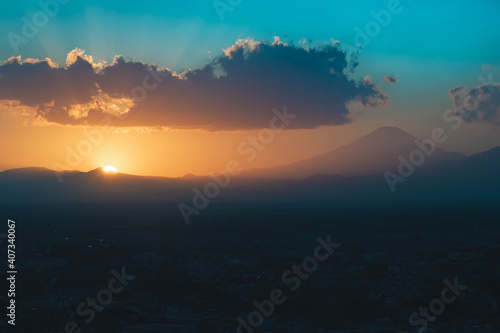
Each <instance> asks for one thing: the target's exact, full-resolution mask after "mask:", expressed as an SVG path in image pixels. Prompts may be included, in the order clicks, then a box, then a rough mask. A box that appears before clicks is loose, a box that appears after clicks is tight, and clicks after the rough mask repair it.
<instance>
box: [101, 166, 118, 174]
mask: <svg viewBox="0 0 500 333" xmlns="http://www.w3.org/2000/svg"><path fill="white" fill-rule="evenodd" d="M102 169H103V170H104V171H106V172H110V173H117V172H118V170H116V168H115V167H114V166H112V165H108V166H105V167H104V168H102Z"/></svg>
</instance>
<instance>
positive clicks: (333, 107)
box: [0, 0, 500, 177]
mask: <svg viewBox="0 0 500 333" xmlns="http://www.w3.org/2000/svg"><path fill="white" fill-rule="evenodd" d="M499 13H500V3H499V2H498V1H493V0H492V1H486V0H484V1H476V2H470V1H451V0H450V1H440V2H435V1H425V0H420V1H416V0H413V1H410V0H401V1H395V0H390V1H352V0H351V1H324V0H323V1H307V2H306V1H290V0H288V1H272V2H269V1H260V0H253V1H239V0H220V1H161V2H157V1H149V2H148V1H143V2H140V3H138V2H136V1H105V2H102V1H94V0H91V1H78V0H70V1H67V0H64V1H63V0H61V1H59V2H56V1H55V0H54V1H43V0H42V1H20V2H9V3H7V4H4V5H3V10H2V11H1V12H0V31H1V34H0V131H1V133H2V139H3V140H2V141H3V142H4V144H2V145H1V146H0V154H1V156H3V158H2V160H0V170H4V169H10V168H16V167H28V166H39V167H47V168H51V169H54V167H55V166H56V167H60V168H62V169H77V170H82V171H87V170H91V169H94V168H96V167H99V166H105V165H114V166H116V168H117V169H118V170H119V171H120V172H125V173H133V174H140V175H159V176H169V177H178V176H183V175H185V174H187V173H193V174H197V175H203V174H208V173H210V172H217V171H219V170H222V169H223V168H225V165H226V163H227V161H229V160H231V159H235V158H238V157H241V151H242V150H243V149H244V148H247V147H249V146H251V140H252V139H250V138H252V137H257V138H258V135H259V133H261V132H262V131H263V130H265V129H268V128H269V126H270V125H269V123H270V121H271V120H272V119H273V117H275V116H276V112H279V113H281V114H283V112H284V111H283V110H284V109H285V108H286V110H287V111H286V112H288V113H289V114H294V115H297V116H296V117H295V118H293V119H292V118H290V121H289V123H288V124H285V123H283V125H284V128H283V130H279V131H274V132H273V134H272V138H270V139H269V138H268V139H266V143H265V144H262V143H261V145H260V146H258V147H259V149H256V151H257V154H256V156H255V158H254V159H252V160H251V161H246V163H245V164H244V165H243V167H244V168H260V167H267V166H274V165H282V164H286V163H290V162H293V161H297V160H301V159H304V158H308V157H312V156H315V155H318V154H321V153H325V152H328V151H330V150H333V149H336V148H338V147H340V146H342V145H345V144H348V143H350V142H352V141H353V140H355V139H357V138H360V137H362V136H363V135H366V134H367V133H369V132H371V131H373V130H374V129H376V128H378V127H380V126H386V125H389V126H398V127H400V128H402V129H403V130H405V131H407V132H409V133H410V134H413V135H415V136H417V137H419V138H421V139H424V138H428V137H430V136H431V133H432V131H433V129H435V128H441V127H442V128H446V129H449V128H450V127H451V126H450V123H447V122H446V121H444V120H443V114H445V112H446V111H447V110H448V109H451V110H453V111H454V112H455V113H456V114H457V116H459V117H461V119H462V120H463V125H462V126H460V128H459V129H457V130H453V132H450V133H452V135H450V139H449V140H447V141H446V142H445V143H443V144H442V147H441V148H444V149H448V150H452V151H457V152H461V153H464V154H467V155H470V154H474V153H479V152H482V151H485V150H487V149H490V148H493V147H495V146H500V132H499V126H500V118H499V116H498V113H499V110H500V108H499V105H500V102H499V100H500V98H499V96H500V94H499V89H498V86H499V84H500V83H498V82H500V61H499V60H500V44H499V43H498V40H499V37H500V29H499V23H498V14H499ZM34 23H35V24H36V25H33V24H34ZM30 27H31V28H34V29H30ZM16 57H20V58H16ZM148 75H149V76H150V77H148V78H147V79H144V78H145V77H146V76H148ZM145 88H148V89H147V90H145ZM487 88H488V89H487ZM144 91H146V95H145V96H142V95H141V93H143V92H144ZM471 96H474V98H475V99H476V102H477V105H474V107H473V109H472V110H469V111H470V112H469V113H470V114H471V115H472V117H465V116H463V114H461V113H460V109H461V108H460V107H461V106H462V105H464V100H468V99H467V97H471ZM483 97H484V98H483ZM474 98H473V99H474ZM478 98H479V99H478ZM469 100H470V98H469ZM473 102H474V100H473ZM462 109H463V108H462ZM273 110H275V111H273ZM276 110H278V111H276ZM107 116H109V117H111V118H109V119H110V120H109V119H108V120H109V121H108V122H105V125H108V126H104V127H103V126H102V125H103V123H102V121H103V119H106V117H107ZM109 126H113V128H112V129H114V131H113V132H111V131H110V130H109ZM89 133H90V134H89ZM265 133H267V134H269V131H265ZM261 135H263V133H261ZM85 142H87V143H85ZM261 146H262V147H261ZM82 152H84V154H82Z"/></svg>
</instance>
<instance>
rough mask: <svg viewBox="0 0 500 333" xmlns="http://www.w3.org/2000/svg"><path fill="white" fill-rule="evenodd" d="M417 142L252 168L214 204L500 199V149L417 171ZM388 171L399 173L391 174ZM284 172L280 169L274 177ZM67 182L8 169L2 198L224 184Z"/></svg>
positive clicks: (395, 139)
mask: <svg viewBox="0 0 500 333" xmlns="http://www.w3.org/2000/svg"><path fill="white" fill-rule="evenodd" d="M415 140H416V139H415V138H414V137H413V136H411V135H409V134H407V133H406V132H404V131H402V130H400V129H398V128H395V127H383V128H380V129H378V130H376V131H374V132H372V133H370V134H368V135H366V136H365V137H363V138H361V139H359V140H357V141H356V142H353V143H351V144H349V145H346V146H344V147H341V148H339V149H337V150H335V151H332V152H330V153H327V154H323V155H320V156H317V157H314V158H311V159H308V160H304V161H301V162H297V163H293V164H290V165H286V166H282V167H278V168H269V169H261V170H249V171H248V172H246V173H245V174H243V175H242V176H241V175H239V176H238V177H237V178H235V177H233V178H231V179H230V183H229V185H228V186H227V187H225V188H220V186H219V189H218V190H217V192H218V194H217V195H215V196H213V198H211V199H210V202H212V201H214V202H226V203H227V202H239V203H241V202H268V203H272V202H278V201H281V202H317V203H322V202H323V203H324V202H328V203H334V204H337V205H344V204H346V205H351V204H353V205H357V206H359V205H360V204H363V205H382V204H388V205H400V204H409V205H417V204H430V203H432V204H436V205H440V204H451V205H454V204H457V203H460V204H461V205H469V204H470V205H474V206H478V205H496V204H498V201H499V199H500V194H499V189H500V173H499V171H498V170H499V168H500V147H497V148H494V149H491V150H489V151H486V152H483V153H480V154H476V155H473V156H470V157H465V156H464V155H461V154H458V153H452V152H447V151H445V150H442V149H439V148H437V147H436V148H435V150H434V151H433V153H432V154H429V155H428V156H427V155H425V156H426V162H425V163H423V164H422V165H419V166H414V167H413V166H410V167H411V168H413V170H412V172H411V173H410V172H408V170H407V168H408V166H409V165H406V166H404V168H403V169H401V163H402V162H401V159H398V156H400V155H401V156H403V157H404V158H405V159H407V158H408V156H410V154H411V153H412V152H413V151H416V150H418V149H419V148H418V146H417V145H416V144H415ZM407 163H409V162H407ZM401 170H403V171H404V172H405V174H401V173H400V171H401ZM388 171H390V172H391V173H390V175H391V177H392V178H391V177H388V176H387V175H388V173H387V172H388ZM276 173H280V174H279V176H277V177H274V178H273V177H272V175H275V174H276ZM259 175H260V176H261V177H259ZM256 177H257V178H256ZM280 178H281V179H280ZM293 178H296V179H293ZM63 179H64V180H63V181H62V182H60V181H59V180H58V178H57V176H56V172H55V171H53V170H49V169H45V168H23V169H13V170H7V171H4V172H0V201H1V203H2V204H27V203H37V204H40V203H79V202H89V203H91V202H97V203H101V202H123V203H127V202H129V203H161V202H165V203H166V202H170V203H181V202H183V203H187V204H190V203H192V201H193V196H194V195H195V193H196V191H197V190H199V192H198V193H204V189H205V187H206V184H208V183H212V184H216V182H215V181H214V180H213V179H212V178H210V177H196V176H193V175H188V176H186V177H182V178H165V177H143V176H134V175H128V174H121V173H117V174H110V173H106V172H104V171H103V170H102V169H101V168H98V169H95V170H92V171H90V172H79V171H70V172H65V173H64V175H63ZM390 181H392V182H393V184H392V185H393V190H394V191H392V190H391V186H390V184H389V183H390ZM212 186H213V185H212ZM202 195H203V194H202Z"/></svg>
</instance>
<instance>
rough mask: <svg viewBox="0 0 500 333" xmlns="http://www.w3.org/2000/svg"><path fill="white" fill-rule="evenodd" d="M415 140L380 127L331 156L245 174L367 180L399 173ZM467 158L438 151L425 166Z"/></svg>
mask: <svg viewBox="0 0 500 333" xmlns="http://www.w3.org/2000/svg"><path fill="white" fill-rule="evenodd" d="M416 140H418V139H417V138H415V137H414V136H412V135H410V134H408V133H407V132H405V131H403V130H402V129H400V128H398V127H380V128H378V129H376V130H375V131H373V132H371V133H369V134H367V135H365V136H363V137H362V138H360V139H358V140H356V141H354V142H352V143H350V144H347V145H345V146H342V147H340V148H338V149H335V150H333V151H330V152H328V153H325V154H322V155H318V156H315V157H312V158H309V159H306V160H302V161H298V162H295V163H291V164H287V165H283V166H278V167H274V168H265V169H253V170H248V171H246V172H245V173H244V175H245V176H248V177H264V178H281V179H287V178H296V179H301V178H307V177H310V176H313V175H317V174H321V175H339V176H348V177H352V176H364V175H374V174H380V173H383V172H384V171H387V170H389V171H392V170H396V169H397V167H398V165H399V163H400V161H399V160H398V156H399V155H402V156H403V157H406V158H407V157H408V155H409V154H410V153H411V152H412V151H414V150H415V149H419V147H418V146H417V145H416V143H415V142H416ZM463 158H465V156H464V155H462V154H459V153H454V152H449V151H446V150H443V149H440V148H438V147H436V148H435V150H434V152H433V153H432V154H431V155H430V156H428V157H427V158H426V160H425V162H424V164H423V165H422V166H424V167H426V166H430V165H433V164H436V163H440V162H444V161H456V160H460V159H463Z"/></svg>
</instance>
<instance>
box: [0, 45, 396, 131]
mask: <svg viewBox="0 0 500 333" xmlns="http://www.w3.org/2000/svg"><path fill="white" fill-rule="evenodd" d="M356 66H357V60H356V58H348V56H347V54H346V53H345V52H344V51H342V50H341V48H340V46H339V45H333V44H332V45H324V46H318V47H311V46H309V47H303V46H294V45H289V44H287V43H283V42H281V41H280V39H279V38H275V40H274V42H273V43H271V44H269V43H267V42H259V41H253V40H239V41H237V42H236V43H235V44H234V45H232V46H231V47H229V48H227V49H225V50H224V52H223V54H221V55H220V56H218V57H215V58H214V59H213V60H211V62H210V63H208V64H207V65H205V66H204V67H202V68H199V69H196V70H191V71H188V72H185V73H182V75H179V74H177V73H175V72H173V71H171V70H169V69H168V68H159V67H157V66H155V65H152V64H145V63H142V62H133V61H126V60H124V59H123V57H121V56H116V57H115V59H114V61H113V62H112V63H111V64H106V63H100V64H95V63H94V62H93V59H92V57H91V56H88V55H85V54H84V51H83V50H80V49H75V50H73V51H71V52H70V53H69V54H68V57H67V60H66V67H58V66H56V65H54V64H53V63H52V62H51V61H50V59H46V60H39V61H38V60H31V61H24V62H22V61H21V59H20V58H11V59H9V60H8V61H7V62H5V63H4V64H3V65H0V100H4V101H5V102H8V103H11V104H12V102H17V103H18V104H19V105H20V106H28V107H31V108H33V110H34V117H35V118H36V119H38V123H40V121H41V122H48V123H58V124H62V125H90V126H97V125H100V124H102V122H103V119H105V118H109V119H110V121H108V123H112V124H113V125H114V126H118V127H169V128H197V129H206V130H211V131H217V130H241V129H256V128H263V127H266V126H268V124H269V119H270V118H271V117H272V113H271V110H272V109H273V108H281V107H283V106H285V105H286V106H287V109H288V110H289V111H290V112H291V113H293V114H297V115H298V116H297V118H296V119H294V121H293V122H292V123H291V124H290V126H289V127H288V128H316V127H318V126H322V125H342V124H345V123H349V122H350V121H351V117H350V116H351V115H350V112H349V109H348V105H349V104H350V103H359V104H361V105H362V106H363V107H366V108H369V107H378V106H384V105H385V104H386V103H387V102H388V97H387V96H386V95H385V94H384V93H383V92H382V91H380V90H379V88H378V87H377V86H376V85H375V84H374V83H372V82H371V80H370V78H369V77H366V78H364V79H362V80H355V79H353V78H351V77H349V75H350V74H352V73H351V72H352V70H353V69H354V68H356Z"/></svg>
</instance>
